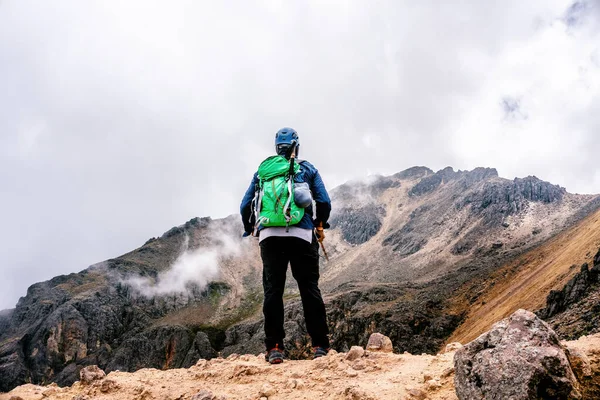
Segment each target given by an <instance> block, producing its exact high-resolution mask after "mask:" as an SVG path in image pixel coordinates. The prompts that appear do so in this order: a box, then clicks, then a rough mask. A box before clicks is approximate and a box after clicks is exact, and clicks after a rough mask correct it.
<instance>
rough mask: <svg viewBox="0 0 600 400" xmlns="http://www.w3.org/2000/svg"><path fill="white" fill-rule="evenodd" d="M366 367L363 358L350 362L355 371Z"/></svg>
mask: <svg viewBox="0 0 600 400" xmlns="http://www.w3.org/2000/svg"><path fill="white" fill-rule="evenodd" d="M366 368H367V364H366V363H365V362H364V361H363V360H360V359H359V360H355V361H354V362H353V363H352V369H355V370H357V371H362V370H364V369H366Z"/></svg>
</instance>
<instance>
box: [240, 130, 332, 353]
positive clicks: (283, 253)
mask: <svg viewBox="0 0 600 400" xmlns="http://www.w3.org/2000/svg"><path fill="white" fill-rule="evenodd" d="M299 146H300V142H299V138H298V133H297V132H296V131H295V130H293V129H291V128H282V129H280V130H279V131H278V132H277V133H276V134H275V151H276V153H277V156H273V157H270V158H268V159H267V160H265V161H264V162H263V163H262V164H261V166H260V167H259V170H258V172H257V173H255V174H254V177H253V178H252V183H251V184H250V187H249V188H248V190H247V191H246V194H245V195H244V198H243V200H242V204H241V206H240V213H241V214H242V220H243V223H244V231H245V232H244V236H249V235H251V234H253V232H254V234H255V235H259V243H260V255H261V258H262V262H263V290H264V303H263V314H264V318H265V345H266V348H267V356H266V359H267V361H268V362H270V363H271V364H279V363H281V362H283V352H284V347H283V338H284V337H285V331H284V328H283V323H284V315H283V291H284V288H285V279H286V272H287V266H288V263H289V264H290V266H291V270H292V276H293V277H294V279H296V282H297V283H298V289H299V290H300V297H301V299H302V307H303V310H304V320H305V322H306V330H307V331H308V334H309V335H310V337H311V340H312V345H313V348H314V357H315V358H317V357H322V356H324V355H326V354H327V352H328V351H329V338H328V336H327V335H328V333H329V331H328V328H327V320H326V315H325V305H324V303H323V298H322V296H321V291H320V290H319V285H318V284H319V243H318V240H319V239H320V240H322V239H323V238H324V237H325V236H324V234H323V228H328V227H329V224H327V220H328V218H329V214H330V212H331V201H330V199H329V195H328V193H327V190H326V189H325V185H324V184H323V180H322V179H321V176H320V175H319V172H318V171H317V169H316V168H315V167H314V166H313V165H312V164H310V163H309V162H308V161H300V160H297V161H296V160H295V158H296V157H297V156H298V149H299ZM267 162H271V164H273V163H275V162H279V163H284V169H287V170H288V173H287V174H286V175H285V176H283V177H282V178H280V179H281V183H280V184H279V186H278V184H276V183H275V180H268V179H269V178H270V177H271V175H275V174H274V173H273V174H270V175H269V172H265V171H267V168H266V167H265V164H267ZM287 163H289V165H290V167H289V169H288V167H287V165H288V164H287ZM289 179H292V180H293V181H292V183H293V185H294V187H297V188H298V187H301V186H306V185H308V188H309V189H310V194H312V200H314V203H315V206H316V212H315V214H314V216H313V204H312V203H313V202H312V201H311V200H310V198H309V201H308V202H307V203H306V204H304V205H302V209H301V210H299V211H298V209H294V208H293V206H294V204H292V205H290V201H287V199H290V200H291V202H292V203H293V202H294V195H293V194H292V192H293V190H292V189H291V188H292V186H291V185H289V184H290V182H289ZM299 184H301V185H299ZM279 187H281V189H278V188H279ZM286 188H290V190H289V195H288V191H287V190H286ZM268 190H272V192H273V194H272V195H271V197H272V198H273V199H274V200H275V201H273V202H272V203H268V199H267V198H266V197H265V198H264V200H263V195H264V192H265V191H268ZM286 195H287V196H286ZM265 196H266V195H265ZM295 197H296V198H295V200H296V201H295V203H296V204H297V203H298V199H299V197H300V195H299V194H298V193H297V194H296V196H295ZM267 204H269V207H268V208H269V212H271V213H272V209H273V210H275V211H277V210H279V211H278V212H279V213H280V214H281V213H283V220H284V221H286V222H285V223H277V222H275V221H276V220H278V218H277V216H276V215H275V216H273V217H272V218H270V217H265V216H264V214H263V213H262V209H263V208H267V207H265V206H266V205H267ZM271 204H274V206H273V207H271ZM286 207H287V208H286ZM292 210H294V211H292ZM253 211H254V212H253ZM265 212H266V211H265ZM302 212H303V215H302ZM294 217H296V218H295V219H294ZM255 225H257V226H255Z"/></svg>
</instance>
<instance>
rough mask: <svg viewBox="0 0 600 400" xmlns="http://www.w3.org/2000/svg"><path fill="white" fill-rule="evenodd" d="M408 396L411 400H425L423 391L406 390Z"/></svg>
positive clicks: (415, 389)
mask: <svg viewBox="0 0 600 400" xmlns="http://www.w3.org/2000/svg"><path fill="white" fill-rule="evenodd" d="M408 395H409V396H410V398H411V399H416V400H425V399H427V393H425V392H424V391H422V390H421V389H419V388H410V389H408Z"/></svg>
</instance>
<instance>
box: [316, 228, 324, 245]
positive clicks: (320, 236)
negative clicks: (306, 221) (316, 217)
mask: <svg viewBox="0 0 600 400" xmlns="http://www.w3.org/2000/svg"><path fill="white" fill-rule="evenodd" d="M315 235H317V239H318V240H319V242H322V241H323V239H325V232H323V227H322V226H317V227H316V228H315Z"/></svg>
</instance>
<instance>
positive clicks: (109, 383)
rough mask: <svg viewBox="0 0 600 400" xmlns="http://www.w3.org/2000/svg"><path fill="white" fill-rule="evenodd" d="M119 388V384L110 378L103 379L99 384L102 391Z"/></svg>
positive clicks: (110, 391)
mask: <svg viewBox="0 0 600 400" xmlns="http://www.w3.org/2000/svg"><path fill="white" fill-rule="evenodd" d="M118 389H120V387H119V384H118V383H117V382H115V381H113V380H112V379H104V380H102V383H101V384H100V391H101V392H102V393H112V392H114V391H116V390H118Z"/></svg>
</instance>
